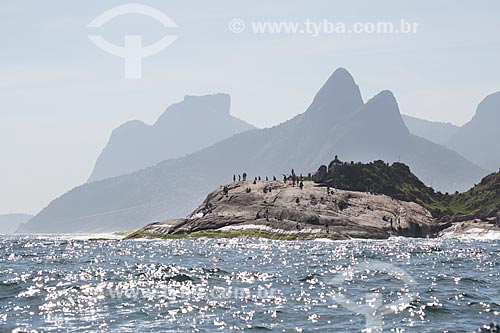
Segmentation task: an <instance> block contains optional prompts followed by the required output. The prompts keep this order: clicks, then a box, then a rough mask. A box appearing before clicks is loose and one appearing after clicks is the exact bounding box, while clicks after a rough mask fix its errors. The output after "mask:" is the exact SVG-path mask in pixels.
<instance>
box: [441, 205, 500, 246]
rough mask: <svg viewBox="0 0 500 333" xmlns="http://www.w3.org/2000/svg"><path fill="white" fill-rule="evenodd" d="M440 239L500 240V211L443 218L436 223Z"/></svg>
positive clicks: (493, 210) (494, 210)
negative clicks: (439, 226)
mask: <svg viewBox="0 0 500 333" xmlns="http://www.w3.org/2000/svg"><path fill="white" fill-rule="evenodd" d="M438 224H439V225H441V226H442V227H441V229H442V230H441V231H440V232H439V236H440V237H445V238H484V239H500V210H499V209H498V208H496V209H492V210H489V211H479V212H477V213H475V214H457V215H453V216H445V217H443V218H441V219H440V220H439V221H438Z"/></svg>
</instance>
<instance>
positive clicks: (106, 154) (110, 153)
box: [89, 93, 255, 182]
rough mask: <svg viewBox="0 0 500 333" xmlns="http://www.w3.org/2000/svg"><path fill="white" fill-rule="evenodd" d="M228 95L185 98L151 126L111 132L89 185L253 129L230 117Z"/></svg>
mask: <svg viewBox="0 0 500 333" xmlns="http://www.w3.org/2000/svg"><path fill="white" fill-rule="evenodd" d="M230 106H231V98H230V96H229V95H227V94H220V93H219V94H214V95H205V96H186V97H184V100H183V101H182V102H179V103H176V104H173V105H171V106H169V107H168V108H167V110H166V111H165V112H164V113H163V114H162V115H161V116H160V117H159V118H158V120H157V121H156V122H155V123H154V124H153V125H147V124H145V123H143V122H141V121H138V120H134V121H129V122H126V123H125V124H123V125H122V126H120V127H118V128H117V129H115V130H114V131H113V133H112V134H111V137H110V139H109V142H108V144H107V145H106V147H105V148H104V149H103V151H102V153H101V154H100V155H99V157H98V159H97V162H96V164H95V167H94V170H93V171H92V174H91V176H90V178H89V182H92V181H96V180H101V179H105V178H109V177H115V176H120V175H125V174H129V173H132V172H134V171H137V170H140V169H143V168H146V167H149V166H152V165H155V164H157V163H158V162H161V161H164V160H167V159H169V158H176V157H181V156H184V155H187V154H190V153H193V152H195V151H197V150H199V149H202V148H205V147H208V146H210V145H212V144H214V143H216V142H218V141H220V140H222V139H225V138H228V137H230V136H232V135H234V134H237V133H241V132H244V131H247V130H251V129H255V127H254V126H252V125H250V124H248V123H246V122H244V121H243V120H240V119H238V118H236V117H234V116H232V115H231V114H230V111H229V110H230Z"/></svg>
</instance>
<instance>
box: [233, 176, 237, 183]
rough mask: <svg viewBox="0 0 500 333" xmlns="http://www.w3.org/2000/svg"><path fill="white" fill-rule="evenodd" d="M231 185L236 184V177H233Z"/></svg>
mask: <svg viewBox="0 0 500 333" xmlns="http://www.w3.org/2000/svg"><path fill="white" fill-rule="evenodd" d="M233 183H236V175H233Z"/></svg>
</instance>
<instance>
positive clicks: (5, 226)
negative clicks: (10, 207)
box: [0, 214, 33, 234]
mask: <svg viewBox="0 0 500 333" xmlns="http://www.w3.org/2000/svg"><path fill="white" fill-rule="evenodd" d="M32 217H33V216H32V215H29V214H5V215H0V234H12V233H14V232H15V231H16V230H17V229H18V228H19V226H20V225H21V224H22V223H26V222H28V221H29V220H30V219H31V218H32Z"/></svg>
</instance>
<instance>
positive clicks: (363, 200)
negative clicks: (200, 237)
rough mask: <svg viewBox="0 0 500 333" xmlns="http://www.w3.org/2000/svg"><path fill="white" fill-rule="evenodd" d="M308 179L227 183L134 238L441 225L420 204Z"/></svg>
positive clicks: (367, 234) (387, 232) (416, 233)
mask: <svg viewBox="0 0 500 333" xmlns="http://www.w3.org/2000/svg"><path fill="white" fill-rule="evenodd" d="M303 184H304V187H303V189H300V187H298V186H293V185H292V184H289V183H284V182H283V181H258V182H256V184H253V182H235V183H232V184H230V185H228V186H227V187H226V186H221V187H220V188H218V189H217V190H215V191H213V192H212V193H210V194H209V195H208V196H207V198H206V199H205V201H204V202H203V203H202V204H201V205H200V206H199V207H198V208H197V209H195V210H194V211H193V212H192V213H191V214H189V215H188V216H187V217H186V218H185V219H177V220H170V221H165V222H155V223H152V224H149V225H147V226H145V227H144V228H142V229H141V230H139V231H138V232H136V233H134V234H132V235H131V236H129V238H139V237H148V236H155V237H156V236H159V237H161V236H166V237H169V236H172V237H177V236H181V235H196V234H197V233H198V234H199V233H203V232H207V231H210V232H217V233H221V235H223V233H228V232H233V234H234V233H235V231H241V232H242V233H243V234H244V232H248V231H249V230H254V231H260V232H263V233H267V234H269V235H275V236H276V235H278V236H279V235H282V236H293V237H296V238H311V237H326V238H332V239H350V238H371V239H385V238H388V237H390V236H391V235H394V236H407V237H432V236H435V235H436V234H437V233H438V232H439V230H440V229H441V228H440V227H439V224H438V223H437V222H434V220H433V218H432V216H431V214H430V213H429V212H428V211H427V210H426V209H425V208H423V207H422V206H420V205H418V204H416V203H412V202H404V201H399V200H395V199H392V198H390V197H388V196H385V195H374V194H368V193H364V192H352V191H342V190H334V189H330V193H328V191H327V190H328V188H327V187H323V186H321V185H318V184H315V183H313V182H304V183H303ZM226 192H227V193H226Z"/></svg>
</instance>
